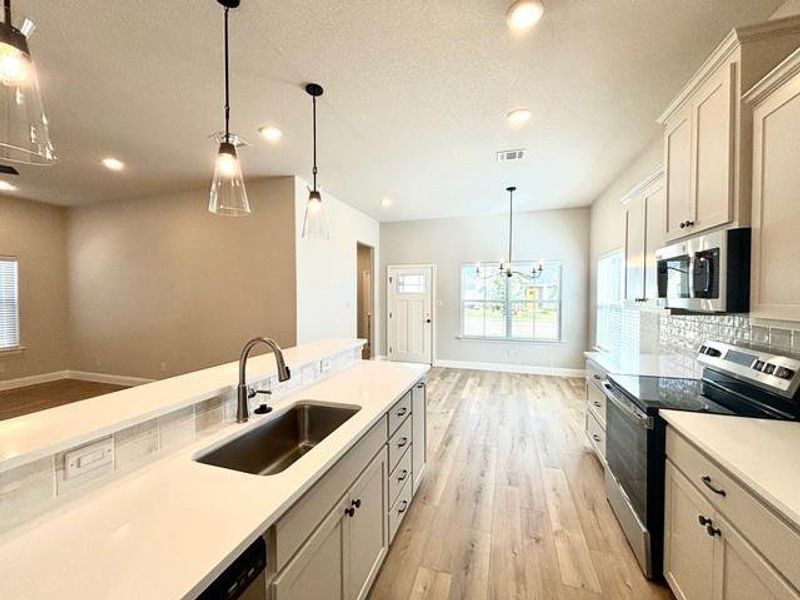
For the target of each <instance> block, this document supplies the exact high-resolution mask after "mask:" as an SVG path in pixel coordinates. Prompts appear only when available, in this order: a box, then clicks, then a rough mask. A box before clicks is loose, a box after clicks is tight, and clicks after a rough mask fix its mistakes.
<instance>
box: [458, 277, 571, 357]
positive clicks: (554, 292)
mask: <svg viewBox="0 0 800 600" xmlns="http://www.w3.org/2000/svg"><path fill="white" fill-rule="evenodd" d="M479 266H480V269H479V270H478V269H476V265H475V264H469V265H464V266H462V267H461V335H462V336H463V337H468V338H484V339H506V340H527V341H536V342H539V341H545V342H557V341H560V340H561V264H560V263H556V262H548V263H544V270H543V272H542V274H541V275H540V276H539V277H537V278H536V279H528V278H526V277H522V276H520V275H514V276H512V277H506V275H505V273H503V272H501V271H500V269H499V268H498V265H497V263H481V264H480V265H479ZM532 268H533V262H515V263H513V264H512V270H513V271H518V272H520V273H530V272H531V270H532ZM478 271H479V272H478Z"/></svg>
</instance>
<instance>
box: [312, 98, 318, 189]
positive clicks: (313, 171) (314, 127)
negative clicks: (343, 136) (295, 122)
mask: <svg viewBox="0 0 800 600" xmlns="http://www.w3.org/2000/svg"><path fill="white" fill-rule="evenodd" d="M311 102H312V111H313V113H314V115H313V123H314V125H313V129H314V168H313V169H311V173H312V174H313V175H314V191H315V192H316V191H317V171H318V169H317V97H316V96H311Z"/></svg>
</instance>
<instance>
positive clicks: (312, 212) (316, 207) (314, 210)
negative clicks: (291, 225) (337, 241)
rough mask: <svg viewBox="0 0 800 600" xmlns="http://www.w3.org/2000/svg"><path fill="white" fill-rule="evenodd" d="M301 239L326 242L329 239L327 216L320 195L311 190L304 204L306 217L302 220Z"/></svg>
mask: <svg viewBox="0 0 800 600" xmlns="http://www.w3.org/2000/svg"><path fill="white" fill-rule="evenodd" d="M303 237H304V238H306V239H309V240H327V239H329V238H330V230H329V229H328V216H327V215H326V214H325V206H324V205H323V204H322V195H321V194H320V193H319V191H317V190H311V191H310V192H309V194H308V202H307V203H306V215H305V218H304V219H303Z"/></svg>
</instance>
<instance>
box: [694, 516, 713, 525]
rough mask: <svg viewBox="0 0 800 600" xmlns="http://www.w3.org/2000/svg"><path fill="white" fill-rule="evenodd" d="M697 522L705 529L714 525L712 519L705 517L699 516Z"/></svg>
mask: <svg viewBox="0 0 800 600" xmlns="http://www.w3.org/2000/svg"><path fill="white" fill-rule="evenodd" d="M697 522H698V523H700V525H702V526H703V527H705V526H706V525H711V523H712V521H711V519H709V518H708V517H705V516H703V515H699V516H698V517H697Z"/></svg>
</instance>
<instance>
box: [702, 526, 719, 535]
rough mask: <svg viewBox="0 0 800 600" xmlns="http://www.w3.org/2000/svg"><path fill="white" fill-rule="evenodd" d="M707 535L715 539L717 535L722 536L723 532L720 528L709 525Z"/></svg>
mask: <svg viewBox="0 0 800 600" xmlns="http://www.w3.org/2000/svg"><path fill="white" fill-rule="evenodd" d="M706 533H707V534H708V535H710V536H711V537H714V536H715V535H719V536H721V535H722V532H721V531H720V530H719V527H714V526H713V525H709V526H708V527H706Z"/></svg>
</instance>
